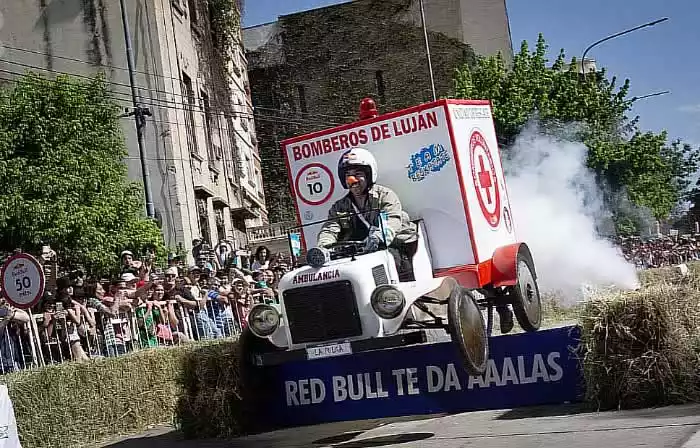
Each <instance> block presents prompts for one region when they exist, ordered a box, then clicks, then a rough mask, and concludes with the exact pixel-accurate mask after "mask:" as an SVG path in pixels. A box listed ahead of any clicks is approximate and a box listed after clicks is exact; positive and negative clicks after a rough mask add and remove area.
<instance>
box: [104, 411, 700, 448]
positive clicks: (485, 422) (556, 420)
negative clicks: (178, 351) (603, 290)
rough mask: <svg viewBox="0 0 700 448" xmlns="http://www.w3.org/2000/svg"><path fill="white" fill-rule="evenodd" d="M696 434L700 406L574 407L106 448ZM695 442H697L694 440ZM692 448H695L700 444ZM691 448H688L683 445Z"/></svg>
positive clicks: (486, 442) (348, 445) (446, 447)
mask: <svg viewBox="0 0 700 448" xmlns="http://www.w3.org/2000/svg"><path fill="white" fill-rule="evenodd" d="M698 430H700V405H689V406H671V407H665V408H657V409H650V410H639V411H620V412H604V413H590V412H582V410H581V408H580V407H578V406H576V405H569V406H556V407H535V408H523V409H515V410H506V411H484V412H470V413H463V414H455V415H441V416H423V417H410V418H400V419H381V420H370V421H361V422H343V423H332V424H324V425H318V426H307V427H302V428H293V429H286V430H280V431H275V432H271V433H267V434H260V435H256V436H251V437H245V438H240V439H233V440H196V441H194V440H192V441H187V440H183V439H182V437H181V436H180V435H179V434H178V433H177V432H175V431H173V430H172V428H165V427H164V428H155V429H153V430H151V431H149V432H147V433H145V434H141V435H139V436H136V437H134V438H129V439H124V440H121V441H117V442H114V443H110V444H106V445H101V446H102V447H105V448H106V447H110V448H165V447H169V448H194V447H201V448H262V447H274V448H277V447H279V448H302V447H304V448H309V447H318V448H323V447H335V448H365V447H379V446H382V447H385V446H400V447H405V448H417V447H421V448H458V447H459V448H461V447H479V448H506V447H518V448H614V447H625V448H632V447H654V448H666V447H668V448H680V447H682V446H684V443H686V442H688V441H689V439H691V437H692V436H693V434H694V433H695V432H696V431H698ZM695 439H697V438H695ZM691 445H692V446H693V447H694V448H695V447H700V444H697V445H693V444H692V441H691ZM686 446H688V445H686Z"/></svg>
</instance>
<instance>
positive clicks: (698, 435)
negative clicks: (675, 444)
mask: <svg viewBox="0 0 700 448" xmlns="http://www.w3.org/2000/svg"><path fill="white" fill-rule="evenodd" d="M681 448H700V428H699V429H696V430H695V433H694V434H693V435H691V436H690V438H689V439H688V440H686V441H685V443H683V445H681Z"/></svg>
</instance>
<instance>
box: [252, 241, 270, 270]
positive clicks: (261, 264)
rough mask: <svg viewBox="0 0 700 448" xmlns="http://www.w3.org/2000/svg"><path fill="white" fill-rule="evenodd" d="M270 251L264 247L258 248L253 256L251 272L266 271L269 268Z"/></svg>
mask: <svg viewBox="0 0 700 448" xmlns="http://www.w3.org/2000/svg"><path fill="white" fill-rule="evenodd" d="M270 258H271V254H270V249H268V248H267V247H265V246H258V248H257V249H256V250H255V255H254V256H253V263H252V265H251V266H250V267H251V269H252V270H253V271H259V270H261V269H267V268H269V267H270Z"/></svg>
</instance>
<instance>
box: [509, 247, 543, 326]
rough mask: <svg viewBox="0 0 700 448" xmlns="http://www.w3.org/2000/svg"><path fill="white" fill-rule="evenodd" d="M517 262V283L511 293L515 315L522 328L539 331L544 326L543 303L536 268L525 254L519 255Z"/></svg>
mask: <svg viewBox="0 0 700 448" xmlns="http://www.w3.org/2000/svg"><path fill="white" fill-rule="evenodd" d="M517 262H518V265H517V283H516V284H515V285H514V286H513V287H512V289H511V291H510V296H511V298H512V303H513V313H514V314H515V318H516V319H517V320H518V324H519V325H520V328H522V329H523V330H525V331H537V330H539V329H540V326H541V325H542V301H541V299H540V289H539V287H538V286H537V280H536V279H535V275H534V272H535V270H534V266H533V263H532V260H531V259H530V258H529V257H527V256H525V255H523V254H518V258H517Z"/></svg>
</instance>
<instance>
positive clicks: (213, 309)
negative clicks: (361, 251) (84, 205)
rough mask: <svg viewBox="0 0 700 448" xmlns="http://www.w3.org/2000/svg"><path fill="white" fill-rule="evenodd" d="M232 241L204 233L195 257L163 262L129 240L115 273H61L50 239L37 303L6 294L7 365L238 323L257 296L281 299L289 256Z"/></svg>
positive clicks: (163, 341) (92, 354)
mask: <svg viewBox="0 0 700 448" xmlns="http://www.w3.org/2000/svg"><path fill="white" fill-rule="evenodd" d="M224 249H226V248H224ZM224 249H221V250H219V247H218V246H217V250H216V251H214V250H211V249H209V248H208V246H207V245H206V244H203V243H202V242H201V241H197V240H196V241H195V246H194V249H193V252H192V255H193V258H194V260H195V262H194V263H193V264H191V265H189V266H187V265H185V264H184V263H183V259H182V258H181V257H170V258H169V260H168V263H167V266H163V267H158V266H156V265H155V263H154V256H153V255H151V254H147V255H145V256H142V257H141V259H137V257H136V256H135V255H134V253H133V252H131V251H128V250H125V251H123V252H122V253H121V254H120V267H119V269H118V274H117V275H116V276H114V278H111V279H110V278H90V277H87V276H86V275H85V274H84V273H83V272H81V271H80V270H76V271H73V272H69V273H63V275H58V267H57V266H58V263H57V258H58V257H57V256H56V254H55V252H53V251H51V249H50V248H46V247H45V248H44V252H42V254H41V255H40V257H39V259H40V261H42V262H43V263H44V270H45V274H46V278H47V287H46V291H45V293H44V296H43V297H42V298H41V300H40V301H39V303H37V305H36V306H34V307H33V308H32V309H30V310H20V309H16V308H14V307H12V306H11V305H10V304H9V303H7V302H6V301H5V300H4V299H0V373H7V372H11V371H15V370H18V369H23V368H27V367H31V366H42V365H47V364H54V363H59V362H63V361H66V360H73V361H85V360H88V359H91V358H96V357H105V356H118V355H122V354H125V353H129V352H132V351H134V350H140V349H144V348H149V347H156V346H161V345H174V344H183V343H187V342H189V341H192V340H203V339H215V338H225V337H231V336H234V335H236V334H238V333H240V332H241V331H242V329H243V328H245V326H246V319H247V315H248V312H249V310H250V309H251V307H252V306H253V305H254V304H256V303H278V302H279V295H278V291H277V285H278V282H279V280H280V278H281V277H282V276H283V275H284V274H285V273H286V272H287V271H288V270H289V269H290V265H291V260H289V259H286V258H285V257H283V256H281V255H279V254H276V255H273V254H271V253H270V251H269V249H268V248H267V247H265V246H260V247H258V248H257V250H256V251H255V253H254V255H253V257H252V258H251V259H250V260H247V262H246V263H241V262H240V260H239V259H238V258H236V257H235V256H234V253H233V251H231V250H224Z"/></svg>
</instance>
